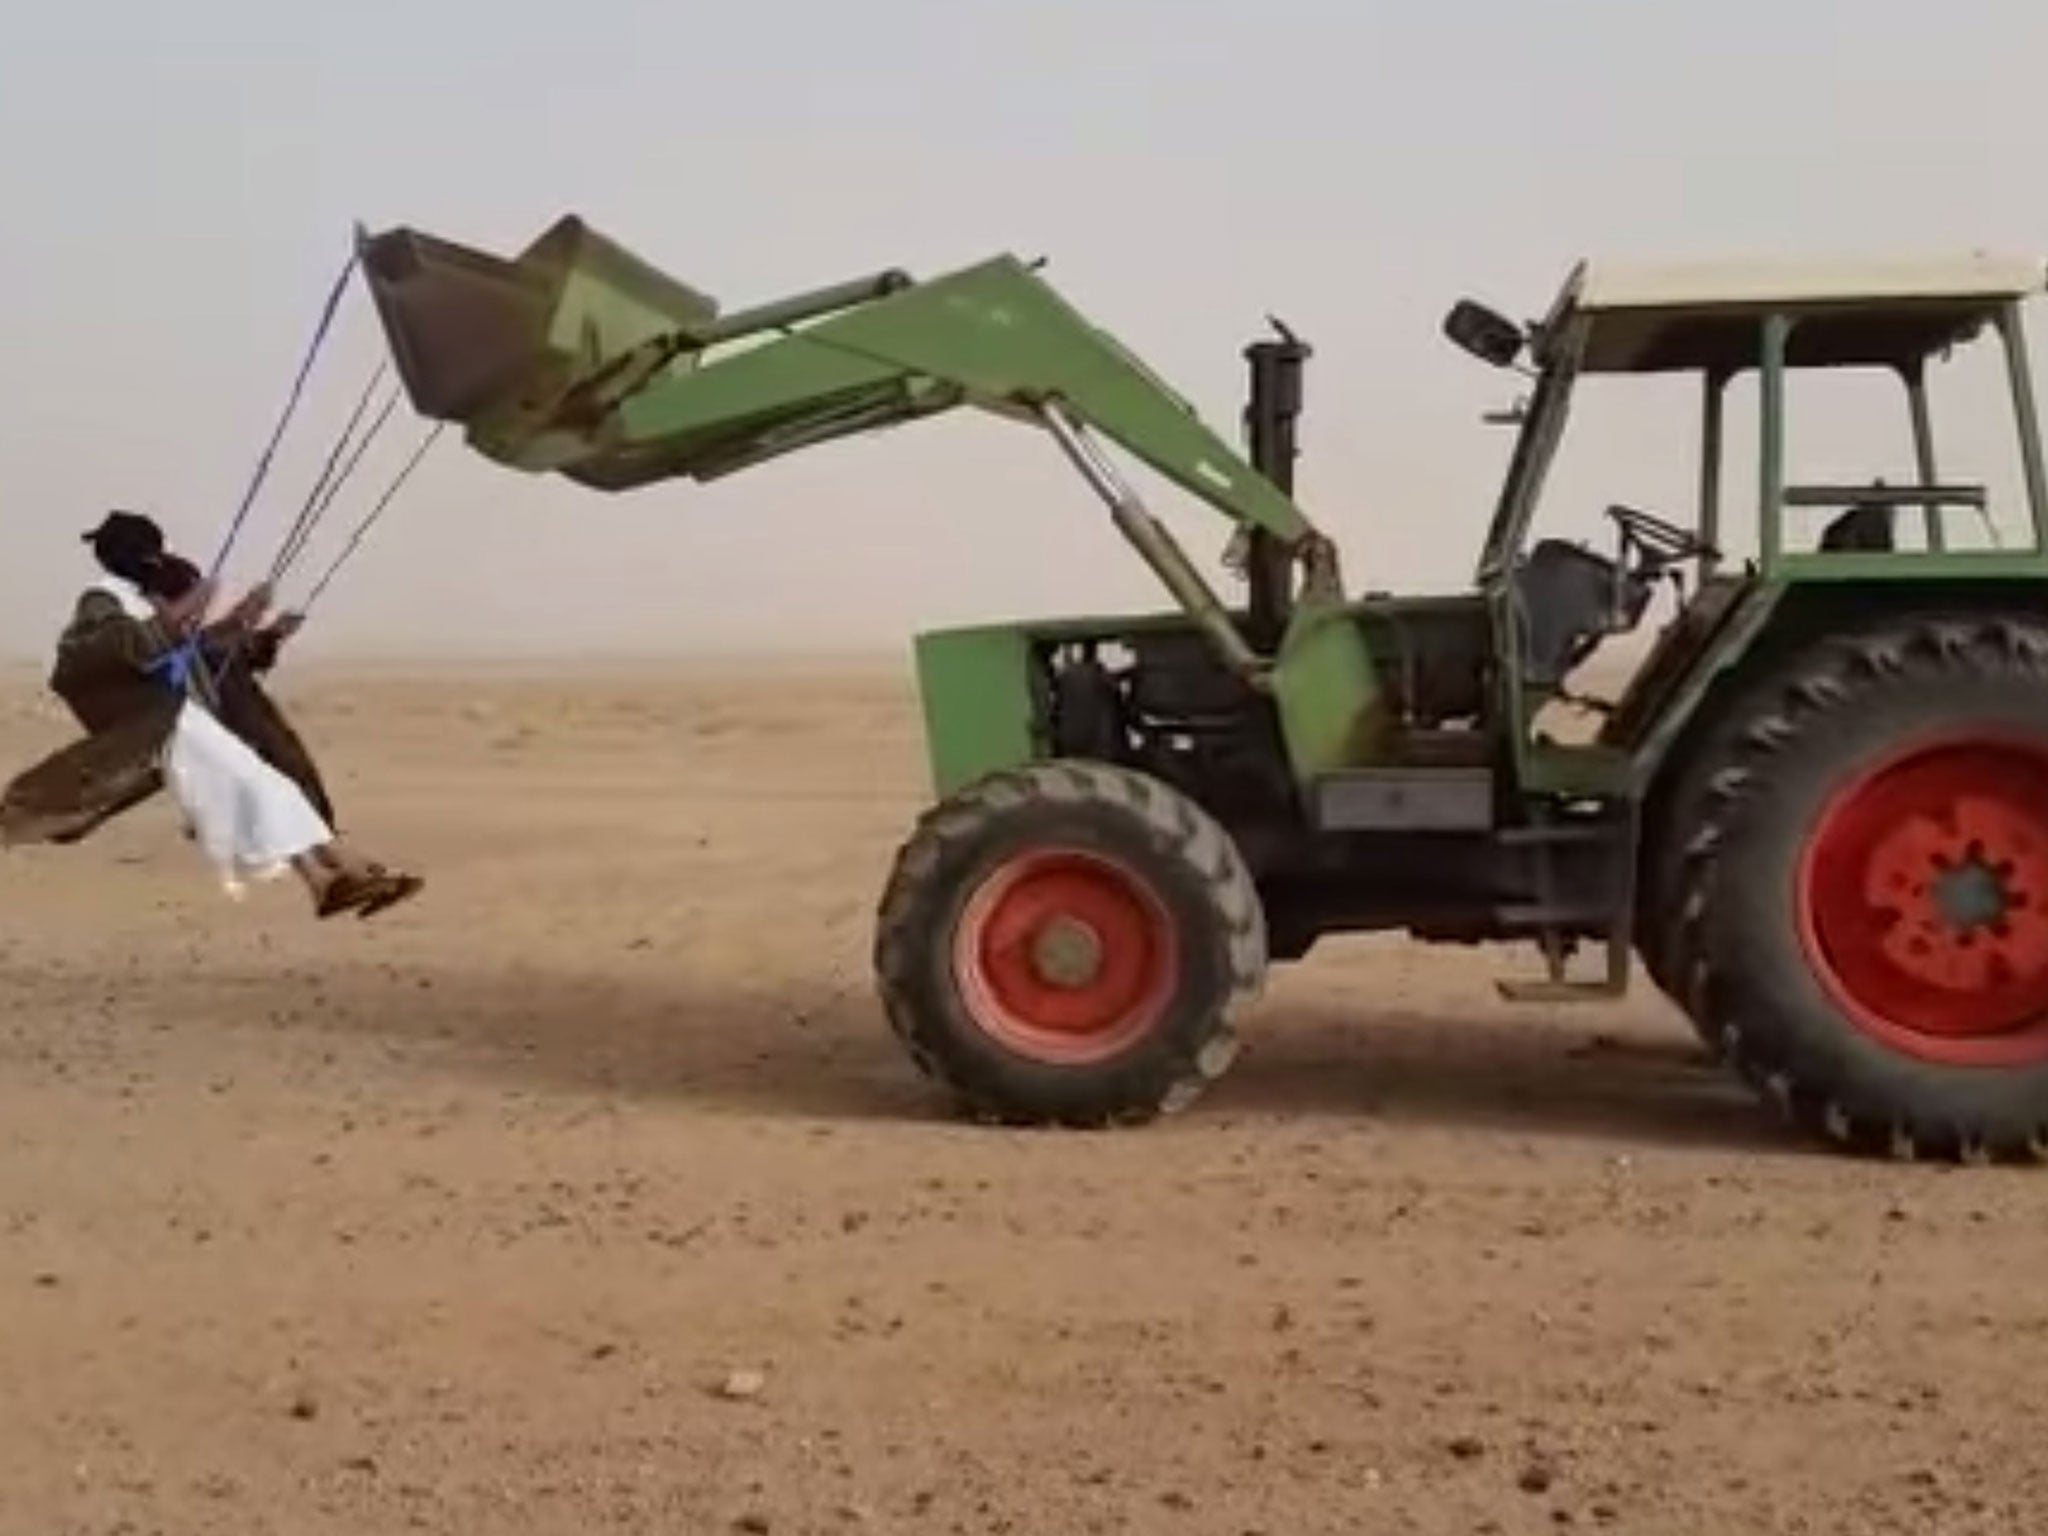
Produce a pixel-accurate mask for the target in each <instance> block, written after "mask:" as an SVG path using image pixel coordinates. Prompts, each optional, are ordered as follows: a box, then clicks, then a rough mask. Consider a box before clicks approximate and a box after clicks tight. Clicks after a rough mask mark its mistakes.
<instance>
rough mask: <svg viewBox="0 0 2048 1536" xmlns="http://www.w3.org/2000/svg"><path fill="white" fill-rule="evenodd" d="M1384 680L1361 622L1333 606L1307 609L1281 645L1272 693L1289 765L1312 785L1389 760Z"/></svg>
mask: <svg viewBox="0 0 2048 1536" xmlns="http://www.w3.org/2000/svg"><path fill="white" fill-rule="evenodd" d="M1379 693H1380V689H1379V674H1378V673H1377V672H1376V671H1375V670H1374V669H1373V664H1372V653H1371V650H1370V648H1369V647H1368V645H1367V643H1366V638H1365V633H1364V631H1363V630H1362V629H1360V628H1359V625H1358V621H1357V619H1356V617H1355V616H1354V615H1353V614H1352V613H1351V612H1350V611H1349V610H1348V609H1346V608H1343V607H1340V606H1337V605H1334V604H1319V603H1303V604H1302V605H1300V606H1299V607H1297V608H1296V610H1295V613H1294V618H1293V620H1292V622H1291V623H1290V624H1289V626H1288V630H1287V634H1286V635H1285V637H1284V638H1283V639H1282V641H1281V646H1280V656H1279V661H1278V664H1277V665H1276V667H1275V669H1274V672H1273V695H1274V700H1275V702H1276V704H1277V706H1278V708H1279V713H1280V729H1281V734H1282V736H1283V738H1284V739H1285V741H1286V744H1287V756H1288V760H1289V764H1290V766H1291V767H1292V769H1293V771H1294V776H1295V778H1296V780H1297V782H1300V783H1304V784H1305V783H1307V782H1309V781H1310V780H1312V779H1314V778H1317V777H1319V776H1320V775H1322V774H1325V773H1330V772H1333V771H1335V770H1337V769H1340V768H1357V767H1364V766H1367V765H1369V764H1371V763H1374V762H1376V761H1380V760H1382V759H1383V757H1384V753H1385V747H1384V733H1385V727H1386V719H1385V712H1384V711H1383V710H1382V709H1381V708H1380V707H1379V702H1380V699H1379Z"/></svg>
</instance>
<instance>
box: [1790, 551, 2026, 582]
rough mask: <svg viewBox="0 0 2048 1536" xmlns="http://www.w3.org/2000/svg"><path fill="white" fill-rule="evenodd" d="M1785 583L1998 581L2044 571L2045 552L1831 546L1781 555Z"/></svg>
mask: <svg viewBox="0 0 2048 1536" xmlns="http://www.w3.org/2000/svg"><path fill="white" fill-rule="evenodd" d="M1777 574H1778V577H1779V579H1780V580H1782V581H1788V582H1845V581H1862V582H1886V583H1890V582H1900V581H1936V580H1941V581H1953V580H1960V581H1999V580H2010V579H2012V578H2015V577H2020V578H2033V579H2036V580H2038V579H2040V578H2042V577H2044V576H2048V551H2043V550H2032V549H1947V550H1940V551H1934V552H1929V551H1924V550H1907V549H1902V550H1893V551H1870V550H1830V551H1825V552H1816V553H1813V554H1796V555H1781V556H1779V558H1778V566H1777Z"/></svg>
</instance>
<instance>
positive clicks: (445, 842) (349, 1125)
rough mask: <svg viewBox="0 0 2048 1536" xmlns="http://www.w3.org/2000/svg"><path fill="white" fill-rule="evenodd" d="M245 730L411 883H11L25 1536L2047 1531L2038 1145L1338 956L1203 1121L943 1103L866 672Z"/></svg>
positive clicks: (891, 680)
mask: <svg viewBox="0 0 2048 1536" xmlns="http://www.w3.org/2000/svg"><path fill="white" fill-rule="evenodd" d="M284 694H285V697H286V698H287V700H288V701H290V702H292V703H293V704H295V705H296V706H298V711H299V717H300V719H301V720H302V722H303V724H304V726H305V728H306V730H307V732H308V734H309V735H310V736H311V737H312V739H313V740H314V742H315V744H316V745H317V746H318V747H319V748H320V749H321V750H322V751H323V754H324V756H325V758H326V760H327V761H328V762H329V764H330V765H331V767H332V769H333V776H334V778H335V780H336V782H337V786H338V798H339V799H340V800H341V802H342V809H343V814H344V820H345V821H346V823H347V824H348V825H349V826H350V828H351V829H352V830H353V831H354V832H355V833H356V834H357V836H358V837H359V838H360V839H361V840H363V841H364V842H366V843H367V844H369V845H370V846H372V847H373V848H375V849H377V850H380V851H381V850H389V851H390V852H391V853H392V854H393V855H394V856H396V857H399V858H402V859H405V860H410V861H416V862H417V863H418V864H419V865H420V866H421V867H422V868H423V869H424V870H425V871H426V872H427V873H428V874H429V876H430V878H431V882H432V883H431V886H430V888H429V890H428V892H427V893H426V895H425V896H424V897H423V898H422V899H421V900H420V902H419V903H417V904H416V905H415V906H413V907H411V908H408V909H404V910H403V911H402V912H401V913H395V914H393V915H392V916H391V917H390V918H388V919H380V920H378V921H377V922H375V923H372V924H367V925H365V924H359V923H349V924H347V925H345V926H337V925H332V924H329V925H322V924H317V923H315V922H314V921H313V920H312V919H311V918H310V916H309V915H308V913H307V912H306V910H305V908H304V905H303V902H302V899H301V897H300V896H299V893H298V892H296V891H295V890H291V889H276V890H270V891H265V892H262V893H260V894H259V895H258V896H257V897H256V898H255V899H253V900H252V901H251V902H250V903H249V904H248V905H247V906H246V907H241V908H237V907H235V906H232V905H231V904H229V903H227V902H226V901H225V900H224V899H223V898H222V897H221V896H220V895H219V894H218V892H217V890H216V889H215V888H214V887H212V886H211V885H210V883H209V880H208V876H207V873H206V871H205V870H204V869H203V868H202V867H201V866H200V864H199V862H198V860H197V857H196V855H195V854H194V853H193V852H192V850H191V849H189V848H188V847H187V846H186V845H185V844H183V843H182V842H181V841H179V839H178V838H177V836H176V835H175V831H174V828H173V826H172V818H171V814H170V811H169V808H168V807H167V806H165V805H163V804H162V803H158V804H154V805H151V806H149V807H145V808H144V809H142V810H140V811H138V812H136V813H134V814H133V815H132V816H131V817H130V818H129V819H128V820H127V821H125V822H123V823H121V824H119V825H117V826H114V827H112V828H109V829H107V830H106V831H105V832H104V833H102V834H101V835H100V836H99V837H98V838H96V839H95V840H94V841H92V842H91V843H89V844H87V845H85V846H82V847H79V848H75V849H69V850H32V851H29V852H25V853H15V854H10V855H8V856H6V857H5V859H4V860H0V877H4V880H5V884H6V897H5V901H4V906H0V912H4V919H0V1145H4V1153H0V1298H4V1303H0V1383H4V1391H0V1533H4V1536H68V1533H80V1536H84V1533H94V1536H115V1533H135V1536H142V1533H150V1532H166V1533H206V1536H235V1533H255V1532H264V1533H277V1536H315V1533H327V1532H344V1531H346V1532H365V1533H370V1532H374V1533H379V1536H387V1533H391V1532H399V1531H407V1530H421V1531H430V1532H462V1533H471V1532H475V1533H484V1532H489V1533H494V1536H496V1533H506V1532H528V1531H531V1532H547V1533H554V1532H582V1531H619V1532H662V1533H697V1532H712V1533H716V1532H724V1531H742V1532H772V1533H784V1532H789V1533H798V1532H819V1533H831V1532H861V1531H876V1532H938V1533H989V1536H998V1533H1017V1536H1025V1533H1068V1532H1072V1533H1095V1532H1174V1533H1179V1532H1186V1533H1190V1536H1251V1533H1254V1532H1257V1533H1262V1536H1302V1533H1321V1532H1331V1533H1335V1532H1347V1533H1348V1532H1380V1531H1385V1532H1401V1533H1409V1532H1414V1533H1423V1536H1435V1533H1456V1536H1483V1533H1494V1536H1519V1533H1527V1532H1536V1531H1557V1530H1561V1529H1564V1530H1594V1531H1599V1530H1607V1531H1616V1532H1629V1533H1637V1532H1642V1533H1670V1536H1721V1533H1728V1536H1734V1533H1742V1536H1756V1533H1764V1532H1787V1533H1812V1536H1820V1533H1835V1532H1841V1533H1852V1532H1853V1533H1858V1536H1881V1533H1888V1532H1900V1533H1905V1532H1912V1533H1915V1536H1921V1533H1977V1532H1982V1533H1999V1536H2021V1533H2024V1532H2026V1531H2029V1530H2036V1529H2040V1528H2041V1527H2042V1525H2043V1523H2044V1521H2048V1441H2044V1440H2043V1438H2042V1435H2041V1433H2040V1429H2039V1423H2038V1419H2037V1418H2036V1409H2037V1406H2038V1404H2039V1402H2040V1400H2041V1393H2042V1390H2043V1388H2042V1382H2043V1380H2044V1377H2048V1283H2044V1281H2043V1279H2042V1276H2043V1275H2044V1274H2048V1228H2044V1223H2043V1220H2042V1214H2043V1212H2044V1210H2048V1182H2044V1180H2043V1177H2042V1176H2041V1175H2039V1174H2035V1173H2030V1172H2027V1171H2017V1170H2015V1171H2006V1170H1997V1171H1965V1172H1950V1171H1945V1170H1940V1169H1934V1168H1914V1167H1908V1168H1896V1167H1889V1166H1877V1165H1871V1164H1863V1163H1856V1162H1850V1161H1845V1160H1843V1159H1841V1158H1839V1157H1836V1156H1834V1155H1831V1154H1829V1153H1825V1152H1817V1151H1813V1150H1810V1149H1808V1148H1807V1147H1805V1146H1804V1145H1801V1144H1797V1143H1794V1142H1791V1141H1788V1140H1787V1139H1786V1138H1785V1136H1784V1135H1783V1134H1781V1133H1780V1132H1779V1131H1778V1130H1777V1129H1776V1128H1775V1126H1774V1125H1773V1124H1772V1123H1771V1122H1770V1120H1769V1119H1768V1118H1767V1117H1766V1116H1765V1115H1764V1113H1763V1112H1762V1111H1761V1110H1760V1109H1759V1108H1758V1107H1757V1106H1755V1105H1754V1104H1753V1103H1752V1102H1751V1101H1750V1100H1749V1099H1748V1098H1747V1097H1746V1096H1745V1095H1744V1094H1742V1093H1741V1092H1740V1091H1739V1090H1737V1089H1734V1088H1731V1087H1730V1086H1728V1085H1727V1084H1726V1083H1724V1081H1723V1079H1722V1078H1721V1076H1720V1075H1719V1074H1718V1073H1716V1072H1714V1071H1712V1070H1709V1069H1706V1068H1704V1067H1703V1066H1702V1065H1701V1064H1700V1063H1699V1062H1698V1061H1697V1060H1696V1059H1695V1057H1694V1056H1693V1054H1692V1052H1691V1050H1690V1048H1689V1037H1688V1036H1687V1035H1686V1034H1685V1033H1684V1031H1683V1029H1682V1028H1681V1027H1680V1026H1679V1024H1678V1023H1677V1021H1676V1020H1675V1019H1674V1018H1672V1017H1671V1016H1670V1015H1668V1014H1667V1013H1666V1012H1665V1011H1664V1009H1663V1007H1662V1006H1661V1005H1660V1004H1658V1003H1656V1002H1654V1001H1652V1000H1651V999H1650V998H1649V997H1647V996H1639V997H1638V998H1637V1000H1635V1001H1633V1002H1631V1003H1629V1004H1627V1005H1626V1006H1624V1007H1621V1008H1618V1009H1604V1010H1596V1011H1583V1012H1569V1011H1555V1012H1546V1011H1541V1010H1538V1011H1535V1012H1527V1011H1517V1010H1512V1009H1510V1008H1508V1007H1506V1006H1505V1005H1502V1004H1500V1003H1498V1002H1496V1001H1495V999H1494V996H1493V992H1492V988H1491V981H1492V979H1493V977H1494V976H1496V975H1498V974H1502V973H1503V971H1504V970H1505V969H1506V968H1508V967H1519V966H1521V965H1524V964H1526V963H1527V962H1526V961H1525V960H1523V959H1522V957H1519V956H1514V955H1501V956H1495V955H1493V954H1491V953H1487V952H1480V953H1478V954H1474V953H1471V952H1463V951H1448V952H1432V951H1425V950H1422V949H1419V948H1412V947H1409V946H1406V945H1404V944H1402V943H1399V942H1394V941H1387V942H1381V941H1377V940H1373V941H1362V942H1354V943H1347V944H1342V945H1337V946H1333V947H1331V948H1330V949H1328V950H1327V951H1323V952H1319V953H1318V954H1317V955H1315V956H1314V957H1312V958H1311V960H1310V961H1309V962H1308V963H1307V964H1306V965H1305V966H1303V967H1301V968H1298V969H1296V970H1294V971H1292V972H1289V973H1285V974H1282V975H1281V976H1280V977H1279V978H1278V979H1277V981H1276V983H1275V985H1274V987H1273V989H1272V992H1271V994H1270V996H1269V998H1268V999H1267V1001H1266V1002H1265V1004H1264V1005H1263V1007H1262V1010H1261V1012H1260V1014H1259V1016H1258V1019H1257V1027H1256V1029H1255V1030H1254V1032H1253V1037H1252V1040H1251V1042H1250V1047H1249V1049H1248V1050H1247V1053H1246V1054H1245V1056H1244V1057H1243V1058H1242V1059H1241V1060H1240V1061H1239V1063H1238V1065H1237V1067H1236V1068H1235V1069H1234V1072H1233V1074H1232V1075H1231V1076H1230V1077H1229V1078H1228V1079H1227V1081H1226V1082H1225V1083H1224V1084H1223V1085H1221V1086H1220V1087H1219V1089H1218V1090H1217V1091H1216V1092H1214V1094H1213V1095H1212V1096H1211V1097H1209V1098H1207V1099H1205V1100H1204V1101H1202V1102H1201V1103H1200V1104H1199V1105H1198V1106H1197V1107H1196V1108H1195V1109H1194V1110H1193V1111H1192V1112H1190V1113H1189V1114H1188V1115H1186V1116H1185V1117H1182V1118H1180V1119H1176V1120H1174V1121H1171V1122H1167V1123H1163V1124H1161V1125H1158V1126H1155V1127H1152V1128H1150V1129H1146V1130H1143V1131H1137V1132H1120V1133H1115V1134H1109V1135H1077V1134H1033V1133H1011V1132H1002V1131H992V1130H982V1129H975V1128H971V1127H966V1126H961V1125H958V1124H954V1123H952V1122H951V1121H950V1120H949V1119H948V1118H947V1117H946V1116H945V1114H944V1113H943V1112H942V1108H941V1106H940V1105H938V1103H937V1102H936V1101H935V1100H934V1098H933V1096H932V1095H931V1093H930V1092H929V1091H928V1090H927V1089H926V1087H925V1086H924V1085H923V1084H922V1083H921V1082H920V1081H919V1080H918V1079H917V1078H916V1077H915V1075H914V1074H913V1072H912V1070H911V1069H910V1067H909V1065H908V1064H907V1062H906V1061H905V1060H904V1058H903V1057H902V1056H901V1055H899V1053H898V1052H897V1050H896V1049H895V1047H894V1046H893V1044H892V1043H891V1041H890V1040H889V1038H888V1036H887V1033H886V1031H885V1029H884V1028H883V1026H882V1024H881V1021H880V1018H879V1016H878V1013H877V1010H876V1008H875V1006H874V1005H873V1003H872V1002H871V1001H870V996H869V991H868V984H867V967H866V947H867V941H868V921H869V913H870V907H871V902H872V900H873V897H874V894H875V892H876V890H877V887H878V886H879V883H880V881H881V879H882V876H883V872H884V869H885V866H886V862H887V860H888V858H889V855H890V853H891V852H892V850H893V847H894V843H895V840H896V839H897V837H898V836H899V834H900V833H901V832H902V831H903V829H904V828H905V826H906V825H907V823H908V820H909V818H910V817H911V816H912V814H913V813H914V811H915V809H916V808H917V804H918V801H919V797H920V794H921V790H922V778H921V773H922V769H921V760H920V757H919V747H918V738H917V727H916V722H915V718H914V714H913V711H912V709H911V708H910V705H909V700H908V693H907V689H906V687H905V685H904V683H903V682H902V681H901V680H900V679H899V678H898V677H896V676H895V675H893V674H892V673H890V672H888V671H886V670H884V671H873V672H871V671H864V670H862V671H856V670H853V669H840V670H837V671H835V672H830V673H828V672H825V671H821V670H816V669H811V670H807V671H805V672H803V673H801V674H796V673H791V672H789V671H787V670H784V671H780V672H770V671H762V670H749V669H728V670H726V671H723V672H720V673H716V674H713V673H709V672H704V671H696V672H688V671H665V672H653V671H639V672H628V671H618V672H615V673H610V674H607V675H604V676H597V675H584V676H570V675H559V676H554V677H547V676H541V675H538V674H528V675H514V674H512V673H508V672H500V673H481V672H480V673H473V674H467V675H462V676H443V677H439V678H431V677H424V676H409V675H405V674H401V673H395V672H387V673H382V674H375V675H372V674H369V673H361V674H356V675H349V676H341V675H308V676H306V677H301V678H287V679H286V681H285V684H284ZM64 734H65V732H64V726H63V723H62V722H61V720H60V719H59V717H58V716H57V714H56V712H55V711H54V710H53V709H52V708H51V707H50V706H49V705H48V704H47V703H46V702H44V701H42V700H41V699H39V698H38V697H37V696H36V690H35V680H34V678H33V676H27V677H17V678H16V679H15V681H14V682H13V683H12V684H10V685H9V686H8V688H7V690H6V691H5V692H4V694H0V753H4V756H5V758H6V760H7V761H9V762H11V763H17V764H18V763H22V762H26V761H27V760H28V759H29V758H30V757H32V756H34V755H38V754H39V753H40V752H41V751H43V750H45V749H46V748H47V747H49V746H52V745H55V744H56V743H57V742H59V741H60V740H62V739H63V738H64ZM10 771H12V770H11V769H10ZM735 1373H738V1379H737V1381H736V1380H735ZM749 1375H751V1376H752V1378H753V1379H751V1380H749V1379H747V1377H748V1376H749ZM735 1384H736V1385H738V1386H740V1387H742V1388H746V1389H758V1390H743V1391H741V1392H740V1393H739V1394H737V1395H732V1396H729V1395H726V1393H725V1391H724V1389H725V1388H726V1387H727V1386H729V1385H735Z"/></svg>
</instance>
